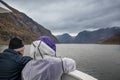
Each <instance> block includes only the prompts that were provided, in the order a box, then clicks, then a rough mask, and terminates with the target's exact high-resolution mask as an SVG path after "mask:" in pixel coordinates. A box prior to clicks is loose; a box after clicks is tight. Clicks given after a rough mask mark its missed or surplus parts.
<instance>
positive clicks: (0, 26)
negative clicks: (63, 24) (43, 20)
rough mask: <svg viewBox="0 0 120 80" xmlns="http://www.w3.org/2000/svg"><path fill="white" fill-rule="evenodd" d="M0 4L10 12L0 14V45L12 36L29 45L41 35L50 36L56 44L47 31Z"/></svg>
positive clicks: (22, 14)
mask: <svg viewBox="0 0 120 80" xmlns="http://www.w3.org/2000/svg"><path fill="white" fill-rule="evenodd" d="M0 3H2V4H3V5H4V6H6V7H7V8H8V9H10V10H11V11H12V12H10V13H0V44H6V43H7V42H8V41H9V39H10V38H12V37H14V36H18V37H20V38H22V39H23V40H24V42H25V43H31V42H32V41H33V40H35V39H36V38H37V37H39V36H42V35H47V36H50V37H51V38H52V39H54V41H55V42H58V40H57V39H56V37H55V36H53V35H52V34H51V32H50V31H49V30H48V29H46V28H44V27H43V26H42V25H40V24H38V23H37V22H35V21H34V20H33V19H31V18H30V17H28V16H27V15H26V14H24V13H22V12H20V11H18V10H16V9H14V8H12V7H11V6H9V5H8V4H7V3H5V2H4V1H2V0H0Z"/></svg>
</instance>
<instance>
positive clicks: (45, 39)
mask: <svg viewBox="0 0 120 80" xmlns="http://www.w3.org/2000/svg"><path fill="white" fill-rule="evenodd" d="M37 40H41V41H43V42H44V43H46V44H47V45H48V46H49V47H50V48H51V49H53V50H54V51H55V52H56V45H55V43H54V41H53V40H52V39H51V38H50V37H48V36H40V37H39V38H37Z"/></svg>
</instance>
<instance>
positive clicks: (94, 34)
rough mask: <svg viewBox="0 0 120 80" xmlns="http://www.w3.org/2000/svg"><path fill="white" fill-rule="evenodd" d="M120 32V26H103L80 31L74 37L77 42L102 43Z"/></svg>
mask: <svg viewBox="0 0 120 80" xmlns="http://www.w3.org/2000/svg"><path fill="white" fill-rule="evenodd" d="M118 33H120V28H119V27H112V28H102V29H98V30H95V31H83V32H80V33H79V34H78V35H77V36H76V37H75V39H74V42H75V43H101V42H102V41H104V40H106V39H108V38H110V37H111V36H113V35H115V34H118Z"/></svg>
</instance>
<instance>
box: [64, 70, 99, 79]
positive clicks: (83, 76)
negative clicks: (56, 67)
mask: <svg viewBox="0 0 120 80" xmlns="http://www.w3.org/2000/svg"><path fill="white" fill-rule="evenodd" d="M62 80H98V79H96V78H94V77H92V76H90V75H88V74H86V73H84V72H81V71H78V70H75V71H72V72H69V73H68V74H64V75H63V79H62Z"/></svg>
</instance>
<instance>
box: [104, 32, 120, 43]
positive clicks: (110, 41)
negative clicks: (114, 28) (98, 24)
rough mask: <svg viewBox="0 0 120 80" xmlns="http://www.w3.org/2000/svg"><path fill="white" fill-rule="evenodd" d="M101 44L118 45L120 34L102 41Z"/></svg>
mask: <svg viewBox="0 0 120 80" xmlns="http://www.w3.org/2000/svg"><path fill="white" fill-rule="evenodd" d="M103 44H120V33H119V34H116V35H114V36H112V37H110V38H109V39H107V40H105V41H103Z"/></svg>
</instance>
